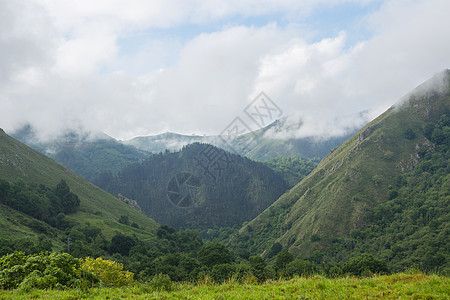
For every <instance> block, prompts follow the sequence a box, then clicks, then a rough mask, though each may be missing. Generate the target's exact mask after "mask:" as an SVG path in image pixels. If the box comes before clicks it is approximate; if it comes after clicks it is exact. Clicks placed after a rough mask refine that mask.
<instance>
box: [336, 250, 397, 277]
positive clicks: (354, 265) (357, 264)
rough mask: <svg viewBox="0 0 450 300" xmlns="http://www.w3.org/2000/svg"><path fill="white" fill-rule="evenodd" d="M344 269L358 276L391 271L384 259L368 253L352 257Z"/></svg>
mask: <svg viewBox="0 0 450 300" xmlns="http://www.w3.org/2000/svg"><path fill="white" fill-rule="evenodd" d="M343 271H344V273H348V274H351V275H356V276H366V275H370V274H374V273H378V274H386V273H388V272H389V270H388V268H387V265H386V263H385V262H384V261H382V260H379V259H377V258H375V257H373V256H372V255H370V254H366V253H364V254H361V255H360V256H357V257H352V258H351V259H350V260H349V261H347V262H346V263H345V264H344V268H343Z"/></svg>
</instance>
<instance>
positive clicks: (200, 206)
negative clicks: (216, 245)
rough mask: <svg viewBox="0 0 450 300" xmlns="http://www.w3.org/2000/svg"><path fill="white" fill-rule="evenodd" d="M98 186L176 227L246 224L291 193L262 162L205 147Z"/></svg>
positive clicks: (159, 158) (133, 168)
mask: <svg viewBox="0 0 450 300" xmlns="http://www.w3.org/2000/svg"><path fill="white" fill-rule="evenodd" d="M96 184H97V185H98V186H100V187H102V188H104V189H105V190H106V191H109V192H110V193H112V194H118V193H121V194H122V195H124V196H126V197H128V198H131V199H134V200H136V201H137V202H138V203H139V205H140V207H141V208H142V209H143V210H144V212H145V213H146V214H147V215H148V216H150V217H152V218H154V219H155V220H156V221H157V222H160V223H161V224H166V225H170V226H173V227H176V228H194V227H202V228H205V227H206V228H212V227H214V226H233V225H236V224H239V225H240V224H242V222H244V221H248V220H251V219H252V218H254V217H256V216H257V215H258V214H259V213H260V212H262V211H263V210H264V209H266V208H267V207H268V206H269V205H270V204H272V203H273V201H275V200H276V199H277V198H278V197H279V196H280V195H281V194H282V193H284V192H285V191H286V190H287V188H288V185H287V183H286V182H285V181H284V180H283V179H282V178H281V176H280V175H278V174H276V173H275V172H274V171H273V170H271V169H270V168H268V167H267V166H265V165H263V164H262V163H258V162H254V161H251V160H249V159H247V158H244V157H241V156H238V155H235V154H231V153H228V152H226V151H224V150H222V149H220V148H217V147H214V146H211V145H208V144H199V143H195V144H191V145H188V146H186V147H184V148H183V149H182V150H181V151H180V152H174V153H171V152H169V151H166V152H165V153H160V154H157V155H153V156H151V157H150V158H148V159H147V160H145V161H144V162H142V163H136V164H133V165H130V166H128V167H126V168H124V169H123V170H122V171H120V172H119V173H118V174H117V175H113V174H111V173H103V174H101V176H99V178H98V180H97V181H96Z"/></svg>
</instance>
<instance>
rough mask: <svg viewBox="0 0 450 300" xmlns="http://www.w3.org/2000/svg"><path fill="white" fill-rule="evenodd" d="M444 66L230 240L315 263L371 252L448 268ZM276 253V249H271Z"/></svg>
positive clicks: (447, 86) (447, 84)
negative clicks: (278, 247) (285, 252)
mask: <svg viewBox="0 0 450 300" xmlns="http://www.w3.org/2000/svg"><path fill="white" fill-rule="evenodd" d="M449 112H450V71H448V70H447V71H444V72H442V73H440V74H438V75H436V76H435V77H434V78H433V79H431V80H429V81H427V82H426V83H424V84H423V85H421V86H420V87H418V88H417V89H416V90H414V91H413V92H412V93H410V94H409V95H407V97H405V98H404V99H402V101H400V102H399V103H397V104H396V105H395V106H394V107H392V108H390V109H389V110H388V111H387V112H385V113H384V114H382V115H381V116H380V117H378V118H377V119H375V120H374V121H373V122H371V123H370V124H368V125H367V126H365V127H364V128H363V129H361V130H360V131H359V132H358V133H357V134H356V135H355V136H353V137H352V138H351V139H349V140H348V141H346V142H345V143H344V144H342V145H341V146H340V147H338V148H337V149H335V150H334V151H333V152H332V153H331V154H330V155H328V156H327V157H326V158H325V159H324V160H322V162H321V163H320V164H319V166H318V167H317V168H316V169H315V170H314V171H313V172H312V173H311V174H310V175H308V176H307V177H306V178H305V179H304V180H303V181H301V182H300V183H299V184H298V185H296V186H295V187H294V188H293V189H291V190H290V191H289V192H288V193H286V194H284V195H283V196H282V197H280V199H279V200H277V201H276V202H275V203H274V204H273V205H272V206H270V207H269V208H268V209H266V210H265V211H264V212H263V213H262V214H261V215H259V216H258V217H257V218H255V219H254V220H252V221H251V222H249V223H248V224H246V225H245V226H243V228H242V229H241V230H240V231H239V233H237V234H236V235H234V236H233V237H232V238H231V239H230V241H229V243H230V245H232V246H233V247H235V248H236V249H246V250H247V251H250V253H264V255H265V256H270V255H269V254H270V252H271V251H269V250H270V249H273V247H274V245H279V246H281V247H282V248H286V249H289V251H290V252H291V253H292V254H294V255H296V256H301V257H304V258H309V259H310V260H312V261H315V262H319V263H324V262H338V261H340V260H346V259H347V258H348V257H351V256H353V255H357V254H359V253H362V252H370V253H373V254H376V255H378V256H379V257H382V258H383V259H384V260H385V261H388V262H390V264H391V266H392V268H393V269H395V270H401V269H404V268H407V267H419V268H422V269H424V270H432V269H442V268H446V267H448V261H449V257H448V253H449V252H448V248H449V240H448V233H449V227H448V226H449V217H450V214H449V213H450V211H449V205H448V204H449V203H448V201H449V195H450V191H449V186H450V185H449V176H448V173H449V166H448V162H449V152H448V150H449V138H450V135H449V134H450V129H449V128H450V127H449V124H448V120H449V118H448V116H449ZM278 251H279V250H278Z"/></svg>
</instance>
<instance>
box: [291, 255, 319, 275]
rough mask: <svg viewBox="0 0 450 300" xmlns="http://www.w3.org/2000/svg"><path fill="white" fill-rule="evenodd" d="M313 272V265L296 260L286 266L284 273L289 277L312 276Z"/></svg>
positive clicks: (314, 269)
mask: <svg viewBox="0 0 450 300" xmlns="http://www.w3.org/2000/svg"><path fill="white" fill-rule="evenodd" d="M315 271H316V266H315V264H314V263H312V262H310V261H307V260H303V259H296V260H294V261H292V262H290V263H289V264H287V266H286V273H287V274H288V275H289V276H291V277H292V276H295V275H297V276H309V275H312V274H314V272H315Z"/></svg>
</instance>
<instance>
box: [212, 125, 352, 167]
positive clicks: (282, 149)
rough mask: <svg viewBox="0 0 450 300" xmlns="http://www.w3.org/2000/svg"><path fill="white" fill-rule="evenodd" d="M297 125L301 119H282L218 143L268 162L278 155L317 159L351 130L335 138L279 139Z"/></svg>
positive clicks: (223, 146) (328, 151)
mask: <svg viewBox="0 0 450 300" xmlns="http://www.w3.org/2000/svg"><path fill="white" fill-rule="evenodd" d="M301 126H302V124H301V122H299V123H298V124H295V126H293V125H292V124H288V123H287V119H286V118H284V119H281V120H277V121H275V122H273V123H272V124H270V125H268V126H266V127H264V128H261V129H260V130H257V131H255V132H252V133H247V134H243V135H240V136H238V137H237V138H236V139H234V140H233V141H232V142H230V143H229V144H220V143H219V144H218V145H219V147H222V148H223V149H226V150H230V151H235V152H237V153H239V154H241V155H243V156H245V157H248V158H250V159H253V160H256V161H269V160H271V159H274V158H276V157H278V156H299V157H303V158H306V159H317V158H319V159H321V158H323V157H325V156H326V155H327V154H328V153H330V151H331V150H332V149H334V148H335V147H337V146H339V145H340V144H342V143H343V142H344V141H345V140H347V139H348V138H349V137H351V136H352V135H353V134H354V133H355V131H351V130H350V131H349V133H347V134H344V135H342V136H336V137H320V136H307V137H301V138H293V137H291V138H281V136H283V133H285V134H287V133H289V132H290V131H292V130H298V129H299V128H300V127H301ZM292 127H295V128H292Z"/></svg>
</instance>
